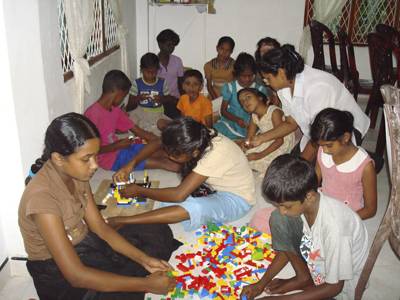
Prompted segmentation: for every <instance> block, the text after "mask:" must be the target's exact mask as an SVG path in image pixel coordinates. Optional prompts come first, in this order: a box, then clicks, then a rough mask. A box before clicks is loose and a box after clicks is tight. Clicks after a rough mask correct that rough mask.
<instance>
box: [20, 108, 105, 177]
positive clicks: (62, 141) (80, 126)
mask: <svg viewBox="0 0 400 300" xmlns="http://www.w3.org/2000/svg"><path fill="white" fill-rule="evenodd" d="M99 137H100V134H99V131H98V130H97V128H96V126H95V125H94V124H93V123H92V121H90V120H89V119H88V118H87V117H85V116H83V115H80V114H77V113H67V114H65V115H62V116H59V117H58V118H55V119H54V120H53V121H52V122H51V123H50V125H49V127H47V130H46V134H45V138H44V150H43V154H42V156H41V157H40V158H39V159H37V160H36V161H35V163H34V164H33V165H32V166H31V172H30V173H33V174H36V173H37V172H38V171H39V170H40V169H41V167H42V166H43V165H44V163H45V162H46V161H47V160H49V159H50V157H51V154H52V153H54V152H57V153H59V154H61V155H62V156H68V155H71V154H72V153H74V152H75V151H76V149H78V148H79V147H81V146H83V144H85V142H86V141H87V140H89V139H92V138H99ZM30 179H31V176H28V177H27V178H26V179H25V184H27V183H28V182H29V180H30Z"/></svg>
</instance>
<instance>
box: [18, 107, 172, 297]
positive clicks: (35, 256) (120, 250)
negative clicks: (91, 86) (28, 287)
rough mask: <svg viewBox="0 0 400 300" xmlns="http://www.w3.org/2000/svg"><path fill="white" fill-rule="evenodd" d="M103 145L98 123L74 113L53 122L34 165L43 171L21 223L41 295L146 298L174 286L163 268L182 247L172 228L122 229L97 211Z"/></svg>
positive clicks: (30, 188)
mask: <svg viewBox="0 0 400 300" xmlns="http://www.w3.org/2000/svg"><path fill="white" fill-rule="evenodd" d="M99 148H100V139H99V132H98V131H97V128H96V127H95V125H94V124H93V123H92V122H90V120H89V119H87V118H86V117H84V116H82V115H79V114H76V113H68V114H65V115H62V116H60V117H58V118H56V119H54V120H53V122H51V124H50V126H49V127H48V128H47V131H46V137H45V149H44V151H43V155H42V157H41V159H38V160H37V161H36V164H35V165H33V166H32V168H31V172H37V173H36V174H35V175H34V176H33V175H30V176H31V178H30V179H31V180H30V182H29V183H28V185H27V187H26V188H25V191H24V194H23V195H22V199H21V202H20V205H19V211H18V222H19V227H20V230H21V234H22V237H23V240H24V245H25V250H26V252H27V254H28V261H27V264H26V265H27V268H28V271H29V273H30V275H31V276H32V278H33V282H34V284H35V288H36V291H37V294H38V296H39V298H40V299H89V298H90V299H94V298H96V299H144V293H145V292H152V293H162V294H165V293H167V292H168V290H170V289H173V288H174V286H175V282H174V280H173V279H171V278H170V277H168V276H167V273H166V272H165V271H167V270H169V269H170V266H169V265H168V263H167V262H166V261H165V260H168V259H169V258H170V256H171V253H172V252H173V251H174V250H175V249H176V248H177V247H176V241H175V240H174V239H173V236H172V232H171V230H170V228H169V227H168V226H165V225H145V226H142V225H140V226H136V227H135V226H131V227H130V228H129V227H125V228H124V229H123V230H121V231H119V232H116V231H114V230H113V229H112V228H111V227H110V226H108V225H107V224H106V223H105V222H104V220H103V218H102V216H101V215H100V213H99V211H98V210H97V207H96V204H95V202H94V199H93V194H92V191H91V188H90V185H89V180H90V178H91V177H92V176H93V174H94V173H95V172H96V169H97V162H96V155H97V153H98V151H99ZM32 176H33V178H32ZM135 245H137V246H138V247H139V248H141V250H140V249H138V248H137V247H135ZM159 271H163V272H159ZM149 272H150V273H152V274H150V275H148V274H149ZM96 291H97V292H96ZM92 297H93V298H92Z"/></svg>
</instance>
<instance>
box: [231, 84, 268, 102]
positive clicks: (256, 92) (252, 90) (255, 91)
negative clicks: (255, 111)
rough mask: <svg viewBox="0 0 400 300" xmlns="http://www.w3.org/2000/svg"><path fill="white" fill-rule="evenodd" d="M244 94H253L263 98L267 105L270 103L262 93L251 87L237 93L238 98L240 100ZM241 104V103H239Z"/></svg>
mask: <svg viewBox="0 0 400 300" xmlns="http://www.w3.org/2000/svg"><path fill="white" fill-rule="evenodd" d="M243 92H249V93H252V94H253V95H255V96H257V97H261V98H262V101H263V102H264V103H265V104H267V102H268V97H267V96H266V95H265V94H264V93H263V92H261V91H259V90H257V89H256V88H251V87H246V88H242V89H241V90H240V91H239V92H238V93H237V98H238V99H239V97H240V94H241V93H243ZM239 103H240V101H239Z"/></svg>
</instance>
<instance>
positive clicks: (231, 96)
mask: <svg viewBox="0 0 400 300" xmlns="http://www.w3.org/2000/svg"><path fill="white" fill-rule="evenodd" d="M256 72H257V67H256V63H255V61H254V58H253V57H252V56H251V55H250V54H248V53H244V52H242V53H240V54H239V55H238V57H237V59H236V62H235V64H234V66H233V75H234V76H235V78H236V80H234V81H232V82H230V83H225V84H224V86H223V87H222V98H223V101H222V105H221V119H220V120H219V121H218V122H217V123H216V124H215V125H214V128H215V129H217V130H218V132H220V133H222V134H223V135H225V136H227V137H228V138H230V139H232V140H235V139H243V138H244V137H246V134H247V126H248V125H249V121H250V115H249V114H248V113H247V112H246V111H244V110H243V108H242V106H241V105H240V103H239V100H238V98H237V92H238V91H239V90H241V89H242V88H245V87H255V88H256V89H258V90H260V91H261V92H263V93H264V94H266V92H265V88H264V87H263V86H261V85H258V84H256V83H255V82H254V78H255V74H256Z"/></svg>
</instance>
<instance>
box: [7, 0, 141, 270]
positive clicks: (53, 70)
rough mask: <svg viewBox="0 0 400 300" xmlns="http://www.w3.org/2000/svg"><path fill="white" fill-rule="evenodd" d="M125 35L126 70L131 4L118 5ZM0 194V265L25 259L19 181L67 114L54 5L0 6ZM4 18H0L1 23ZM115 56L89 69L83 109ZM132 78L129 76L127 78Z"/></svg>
mask: <svg viewBox="0 0 400 300" xmlns="http://www.w3.org/2000/svg"><path fill="white" fill-rule="evenodd" d="M121 4H122V11H123V15H124V16H130V17H129V18H126V22H124V23H125V26H126V27H127V29H128V30H129V34H128V45H129V46H130V47H131V49H130V50H129V54H130V56H129V59H130V61H129V64H130V66H131V69H132V70H133V71H135V68H136V54H135V52H136V34H135V33H136V23H135V1H130V0H123V1H121ZM0 6H1V7H0V65H1V70H0V74H1V79H2V80H1V82H2V84H1V87H2V97H0V99H1V118H0V120H1V127H0V128H3V129H5V130H4V132H3V139H2V140H3V145H2V147H1V155H0V159H1V166H2V172H1V174H2V175H1V180H0V182H1V184H2V186H1V188H2V190H3V191H6V192H4V193H3V197H2V198H1V199H0V201H1V204H2V210H1V211H0V263H1V262H2V261H3V257H4V256H15V255H25V251H24V248H23V244H22V238H21V236H20V233H19V228H18V215H17V211H18V205H19V200H20V197H21V194H22V191H23V184H24V179H25V177H26V175H27V173H28V170H29V168H30V166H31V164H32V163H33V161H34V160H35V159H36V158H37V157H39V156H40V155H41V153H42V148H43V139H44V132H45V130H46V128H47V126H48V124H49V122H50V121H51V120H52V119H53V118H55V117H57V116H59V115H61V114H64V113H67V112H70V111H72V110H73V107H74V106H73V87H74V82H73V80H69V81H68V82H66V83H64V80H63V72H62V69H61V53H60V47H59V33H58V23H57V22H58V21H57V18H58V10H57V1H56V0H0ZM3 17H4V18H3ZM120 61H121V60H120V51H119V50H118V51H116V52H114V53H113V54H112V55H110V56H109V57H107V58H105V59H103V60H102V61H100V62H98V63H97V64H96V65H94V66H92V67H91V77H90V84H91V88H92V91H91V93H90V95H86V98H85V107H87V106H88V105H89V104H91V103H93V101H95V100H96V99H97V98H98V97H99V96H100V93H101V83H102V80H103V77H104V74H105V73H106V72H107V71H109V70H111V69H118V68H120ZM131 76H132V75H131Z"/></svg>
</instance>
